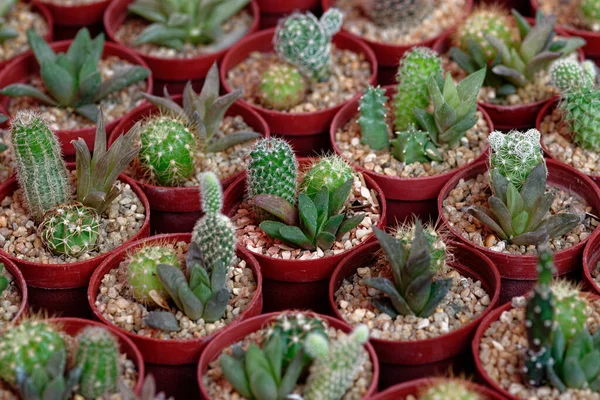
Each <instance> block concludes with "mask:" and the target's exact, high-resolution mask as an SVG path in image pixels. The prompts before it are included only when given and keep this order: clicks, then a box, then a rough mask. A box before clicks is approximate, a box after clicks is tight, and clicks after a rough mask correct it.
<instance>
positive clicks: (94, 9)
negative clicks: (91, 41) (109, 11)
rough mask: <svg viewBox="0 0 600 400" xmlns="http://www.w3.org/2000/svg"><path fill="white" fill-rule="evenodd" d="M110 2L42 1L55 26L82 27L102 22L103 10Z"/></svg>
mask: <svg viewBox="0 0 600 400" xmlns="http://www.w3.org/2000/svg"><path fill="white" fill-rule="evenodd" d="M110 2H111V0H100V1H95V2H93V3H86V4H77V3H75V4H71V5H64V4H56V3H52V2H51V1H43V4H44V5H45V6H46V7H47V8H48V10H49V11H50V13H51V14H52V18H53V19H54V23H55V24H56V25H63V26H77V27H84V26H86V25H94V24H96V23H98V22H101V21H102V16H103V15H104V10H106V7H108V4H109V3H110Z"/></svg>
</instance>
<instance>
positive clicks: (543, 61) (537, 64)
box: [525, 51, 561, 77]
mask: <svg viewBox="0 0 600 400" xmlns="http://www.w3.org/2000/svg"><path fill="white" fill-rule="evenodd" d="M560 56H561V53H556V52H551V51H543V52H541V53H540V54H538V55H536V56H535V57H533V59H531V60H530V61H529V62H528V63H527V66H526V70H525V71H526V72H525V74H526V75H527V76H530V77H532V76H533V75H534V74H535V73H536V72H538V71H541V70H543V69H546V68H547V67H548V66H549V65H550V63H551V62H552V61H554V60H556V59H558V58H560Z"/></svg>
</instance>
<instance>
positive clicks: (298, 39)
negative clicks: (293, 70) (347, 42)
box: [273, 8, 343, 81]
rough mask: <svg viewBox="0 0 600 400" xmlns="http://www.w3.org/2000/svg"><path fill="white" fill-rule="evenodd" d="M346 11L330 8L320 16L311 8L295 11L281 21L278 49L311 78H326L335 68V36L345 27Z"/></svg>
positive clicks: (283, 57) (275, 38) (278, 27)
mask: <svg viewBox="0 0 600 400" xmlns="http://www.w3.org/2000/svg"><path fill="white" fill-rule="evenodd" d="M342 19H343V16H342V13H341V12H340V11H339V10H338V9H337V8H330V9H329V10H327V11H326V12H325V13H324V14H323V15H322V16H321V19H320V20H318V19H317V18H316V17H315V16H314V15H313V14H312V13H311V12H307V13H306V14H300V13H297V12H296V13H293V14H292V15H290V16H289V17H287V18H285V19H283V20H282V21H280V22H279V24H278V25H277V28H276V30H275V37H274V39H273V41H274V45H275V51H276V52H277V54H278V55H279V57H281V58H282V59H284V60H285V61H287V62H289V63H290V64H292V65H295V66H296V67H297V68H298V69H299V70H300V72H301V73H303V74H304V75H305V76H307V77H308V78H310V79H314V80H317V81H325V80H327V79H329V75H330V70H331V65H330V64H331V37H332V36H333V35H334V34H336V33H337V32H338V31H339V30H340V28H341V27H342Z"/></svg>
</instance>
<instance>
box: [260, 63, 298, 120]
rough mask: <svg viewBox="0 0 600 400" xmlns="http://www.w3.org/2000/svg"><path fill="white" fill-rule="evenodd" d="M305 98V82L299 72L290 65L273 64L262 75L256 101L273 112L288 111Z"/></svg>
mask: <svg viewBox="0 0 600 400" xmlns="http://www.w3.org/2000/svg"><path fill="white" fill-rule="evenodd" d="M305 96H306V82H305V81H304V78H303V77H302V75H301V74H300V72H299V71H298V70H297V69H296V68H295V67H292V66H290V65H285V64H275V65H272V66H270V67H269V68H268V69H267V70H266V71H265V73H264V74H263V75H262V78H261V80H260V84H259V85H258V99H259V100H260V102H261V103H262V104H263V105H264V106H266V107H268V108H272V109H274V110H289V109H290V108H292V107H294V106H296V105H298V104H300V103H301V102H302V101H303V100H304V97H305Z"/></svg>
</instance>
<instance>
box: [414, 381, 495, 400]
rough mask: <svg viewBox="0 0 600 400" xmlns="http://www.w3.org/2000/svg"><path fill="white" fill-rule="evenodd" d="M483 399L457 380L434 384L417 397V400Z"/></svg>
mask: <svg viewBox="0 0 600 400" xmlns="http://www.w3.org/2000/svg"><path fill="white" fill-rule="evenodd" d="M482 399H483V398H482V397H481V396H480V395H479V393H476V392H474V391H472V390H469V389H468V388H467V387H466V386H465V384H464V383H462V382H461V381H458V380H454V379H453V380H449V381H444V382H440V383H436V384H435V385H432V386H430V387H428V388H427V389H426V390H424V391H423V393H422V394H421V395H420V396H419V400H482Z"/></svg>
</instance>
